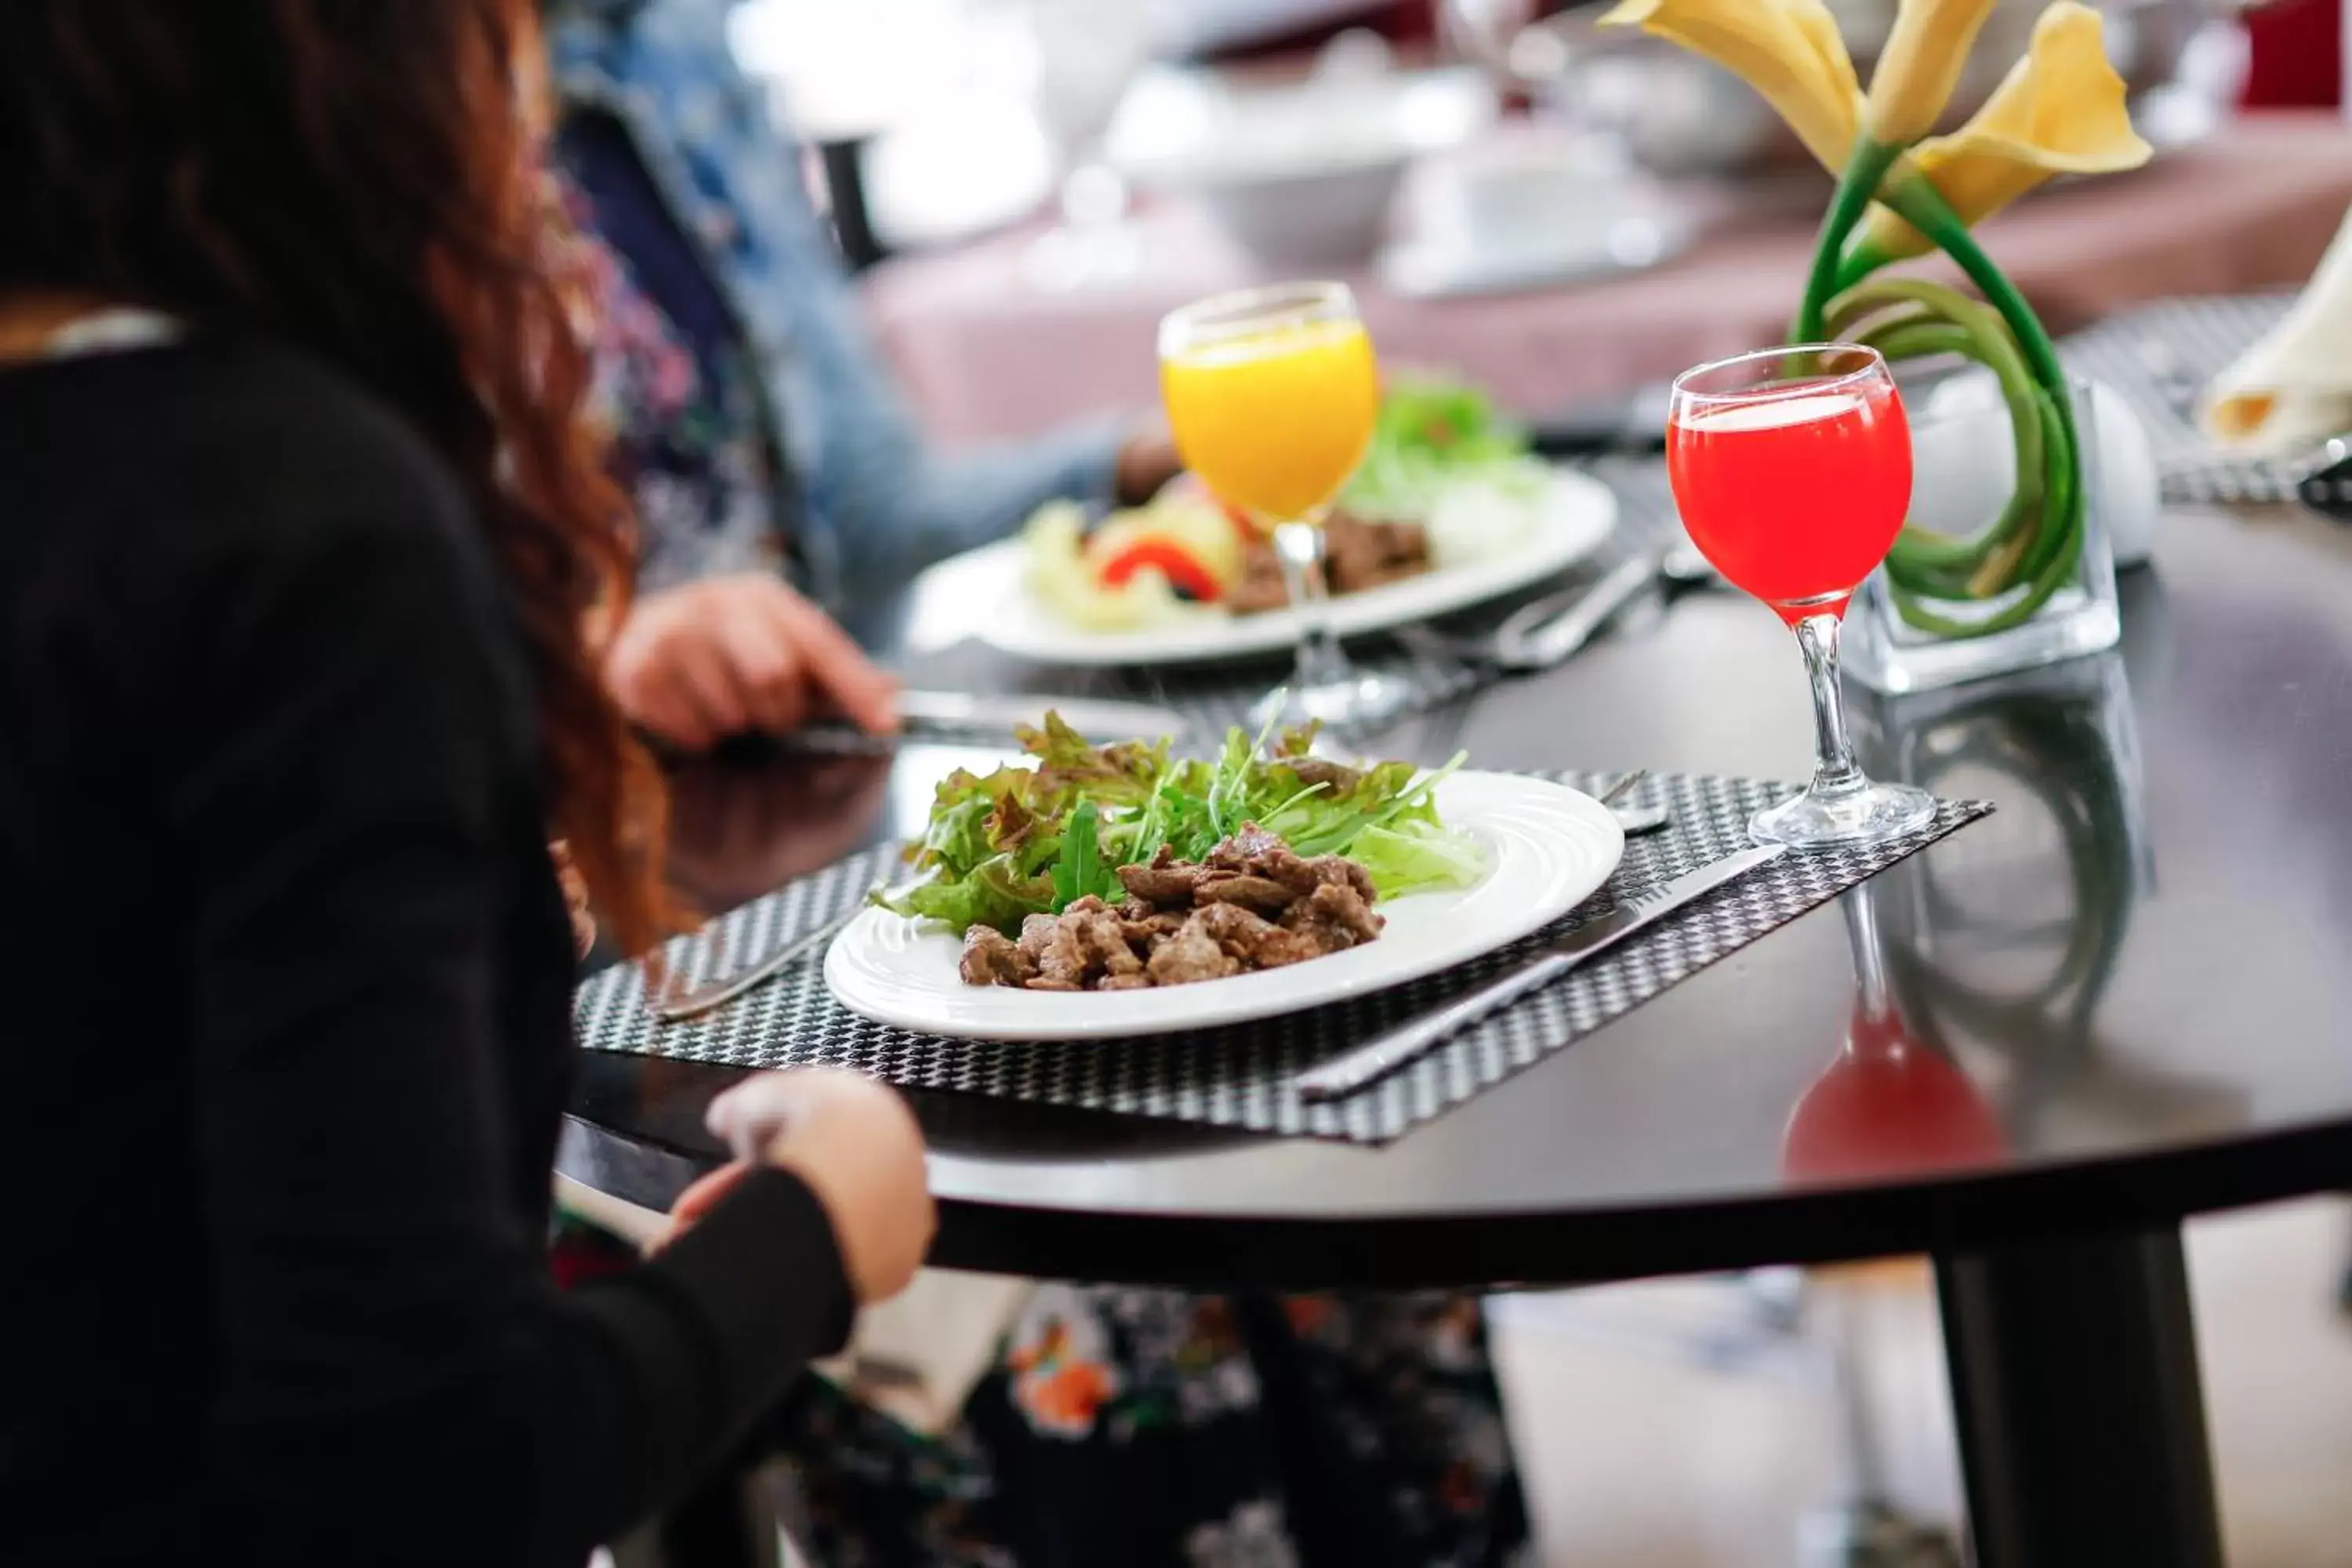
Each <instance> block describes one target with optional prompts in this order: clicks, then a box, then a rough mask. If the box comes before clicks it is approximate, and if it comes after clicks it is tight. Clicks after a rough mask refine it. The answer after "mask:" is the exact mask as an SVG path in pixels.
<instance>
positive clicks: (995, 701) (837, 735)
mask: <svg viewBox="0 0 2352 1568" xmlns="http://www.w3.org/2000/svg"><path fill="white" fill-rule="evenodd" d="M1047 710H1052V711H1054V712H1055V713H1059V714H1060V715H1061V716H1062V718H1063V721H1065V722H1066V723H1067V724H1068V725H1069V726H1070V728H1072V729H1073V730H1076V731H1077V732H1078V733H1079V734H1081V735H1084V736H1085V737H1087V739H1088V740H1090V741H1114V740H1119V741H1123V740H1128V739H1129V738H1140V739H1144V740H1155V741H1156V740H1158V739H1160V737H1162V736H1166V737H1167V738H1169V739H1171V740H1181V739H1183V738H1184V736H1185V735H1186V734H1187V733H1188V732H1189V731H1191V730H1192V723H1191V721H1189V720H1187V719H1186V718H1185V717H1184V715H1182V714H1181V713H1179V712H1177V711H1176V710H1174V709H1172V708H1162V707H1159V706H1157V705H1155V704H1152V703H1149V702H1120V701H1115V700H1107V699H1103V698H1095V697H1052V696H1020V695H1015V696H1003V695H989V696H981V695H975V694H973V693H971V692H964V691H913V690H909V691H901V692H900V693H899V694H898V719H899V723H900V729H899V731H898V733H897V734H895V735H869V734H867V733H866V731H863V730H860V729H857V728H856V727H855V726H854V725H849V724H832V723H827V724H811V725H808V726H806V727H804V728H803V729H800V730H796V731H793V733H791V734H789V735H783V736H780V737H778V743H779V744H781V745H782V746H784V747H785V748H786V749H788V750H791V751H795V752H815V753H817V754H819V755H823V756H881V755H887V754H888V753H889V752H891V751H893V750H895V749H896V748H898V747H899V746H903V745H908V744H919V743H922V742H942V741H944V742H960V741H961V742H969V741H979V742H988V743H992V744H997V743H1003V742H1007V741H1009V740H1010V739H1011V737H1012V734H1013V731H1015V730H1017V729H1020V728H1022V727H1023V726H1024V725H1026V726H1029V727H1032V728H1034V727H1036V726H1039V725H1042V724H1044V723H1045V714H1046V712H1047Z"/></svg>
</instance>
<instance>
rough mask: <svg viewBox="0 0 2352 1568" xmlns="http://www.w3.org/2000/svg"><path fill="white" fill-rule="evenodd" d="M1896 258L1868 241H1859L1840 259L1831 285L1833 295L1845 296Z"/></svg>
mask: <svg viewBox="0 0 2352 1568" xmlns="http://www.w3.org/2000/svg"><path fill="white" fill-rule="evenodd" d="M1894 259H1895V258H1893V257H1891V256H1889V255H1887V254H1886V252H1885V251H1884V250H1881V249H1880V248H1879V247H1877V246H1876V245H1875V244H1874V243H1873V242H1872V241H1870V240H1868V239H1863V240H1860V241H1857V242H1856V243H1855V244H1854V246H1853V248H1852V249H1850V250H1848V251H1847V252H1846V253H1845V254H1844V255H1843V256H1842V257H1840V258H1838V264H1837V270H1836V273H1835V275H1834V279H1833V280H1832V283H1831V284H1830V292H1831V293H1832V295H1838V294H1843V293H1845V292H1847V291H1848V290H1849V289H1853V288H1854V287H1855V286H1856V285H1857V284H1859V283H1861V282H1862V281H1863V280H1864V279H1866V278H1868V277H1869V276H1870V275H1871V274H1872V273H1874V272H1876V271H1877V270H1878V269H1879V268H1883V267H1885V265H1886V264H1887V263H1889V262H1891V261H1893V260H1894Z"/></svg>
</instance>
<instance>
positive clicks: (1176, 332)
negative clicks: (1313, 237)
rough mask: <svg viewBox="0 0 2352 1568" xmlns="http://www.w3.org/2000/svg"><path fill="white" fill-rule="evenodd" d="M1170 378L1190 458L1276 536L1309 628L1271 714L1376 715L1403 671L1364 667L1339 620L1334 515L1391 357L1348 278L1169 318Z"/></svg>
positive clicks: (1169, 395) (1364, 719) (1211, 302)
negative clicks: (1350, 656)
mask: <svg viewBox="0 0 2352 1568" xmlns="http://www.w3.org/2000/svg"><path fill="white" fill-rule="evenodd" d="M1160 395H1161V398H1162V400H1163V401H1164V402H1165V404H1166V405H1167V409H1168V422H1169V425H1170V426H1171V428H1172V429H1173V430H1174V432H1175V436H1176V447H1177V449H1178V450H1179V451H1180V452H1181V453H1182V454H1183V458H1184V461H1185V464H1186V466H1188V467H1189V468H1192V471H1193V472H1194V473H1196V474H1198V475H1199V476H1200V477H1201V479H1202V482H1203V483H1205V484H1206V485H1207V486H1208V487H1209V489H1211V490H1213V491H1214V492H1215V493H1216V494H1217V496H1218V497H1219V498H1220V499H1221V500H1224V501H1226V502H1227V503H1229V504H1230V505H1233V506H1235V507H1238V508H1240V509H1241V510H1243V511H1244V513H1246V514H1247V515H1248V516H1249V517H1250V518H1251V519H1252V520H1253V521H1255V523H1256V524H1257V526H1258V527H1260V528H1263V529H1265V530H1267V531H1270V532H1271V533H1272V534H1273V536H1274V547H1275V554H1276V558H1277V559H1278V560H1279V561H1280V562H1281V563H1282V572H1283V579H1284V582H1285V584H1286V586H1287V587H1288V589H1289V598H1290V610H1289V612H1288V613H1289V614H1290V615H1292V616H1294V617H1296V619H1297V626H1298V673H1297V679H1295V680H1293V682H1292V683H1291V684H1290V685H1289V686H1287V687H1286V688H1284V689H1282V690H1280V691H1277V692H1276V693H1274V694H1273V695H1272V696H1271V697H1269V698H1268V699H1267V700H1266V701H1265V703H1263V704H1261V705H1260V709H1259V712H1258V714H1257V719H1258V721H1259V722H1261V723H1264V722H1265V721H1268V720H1274V721H1279V722H1281V723H1285V724H1289V723H1302V722H1305V721H1307V720H1310V719H1316V720H1321V721H1324V722H1325V723H1328V724H1331V725H1333V726H1335V727H1340V728H1345V727H1348V726H1350V725H1361V724H1365V723H1368V722H1370V721H1374V720H1376V719H1378V718H1380V717H1381V716H1383V715H1385V714H1386V713H1389V712H1391V711H1393V710H1395V709H1396V708H1397V707H1398V706H1399V705H1400V704H1401V703H1402V700H1403V697H1404V691H1403V688H1402V683H1401V682H1398V681H1395V680H1392V679H1387V678H1384V677H1380V676H1367V675H1362V674H1360V673H1359V672H1357V671H1356V670H1354V669H1353V668H1350V667H1349V663H1348V660H1347V656H1346V655H1345V653H1343V652H1342V651H1341V649H1340V647H1339V637H1338V635H1337V633H1336V631H1335V629H1334V627H1333V626H1332V623H1331V609H1330V595H1329V592H1328V587H1327V584H1326V583H1325V580H1324V574H1323V532H1322V527H1321V524H1322V521H1323V518H1324V516H1325V515H1326V514H1327V513H1328V512H1329V510H1331V502H1332V501H1333V500H1334V499H1335V498H1337V497H1338V495H1339V490H1340V489H1341V487H1342V486H1344V485H1346V484H1347V482H1348V479H1349V476H1350V475H1352V474H1353V473H1354V472H1355V471H1356V465H1357V464H1358V463H1360V462H1361V461H1363V458H1364V451H1365V448H1366V447H1369V446H1370V444H1371V439H1372V425H1373V421H1374V419H1375V417H1376V416H1378V414H1379V412H1380V401H1381V385H1380V365H1379V363H1378V361H1377V360H1376V359H1375V358H1374V356H1373V353H1372V341H1371V338H1370V336H1369V335H1368V334H1367V333H1366V332H1365V331H1364V323H1363V321H1362V318H1361V317H1360V316H1359V315H1358V314H1357V312H1356V301H1355V298H1354V296H1352V295H1350V294H1349V292H1348V289H1347V286H1346V285H1345V284H1341V283H1283V284H1276V285H1275V286H1273V287H1271V288H1266V289H1247V290H1244V291H1243V292H1241V293H1237V294H1221V295H1218V296H1216V297H1215V298H1213V299H1208V300H1201V301H1200V302H1198V303H1197V304H1192V305H1187V306H1186V307H1184V308H1183V309H1182V310H1176V311H1173V312H1171V314H1170V315H1169V316H1168V317H1167V318H1166V319H1165V320H1164V321H1161V322H1160Z"/></svg>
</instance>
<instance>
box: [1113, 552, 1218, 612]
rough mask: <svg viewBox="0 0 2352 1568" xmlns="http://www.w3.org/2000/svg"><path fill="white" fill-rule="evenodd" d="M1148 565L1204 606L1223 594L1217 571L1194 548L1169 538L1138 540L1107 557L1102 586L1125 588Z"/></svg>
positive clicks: (1170, 583)
mask: <svg viewBox="0 0 2352 1568" xmlns="http://www.w3.org/2000/svg"><path fill="white" fill-rule="evenodd" d="M1147 566H1149V567H1152V568H1154V569H1156V570H1157V571H1158V572H1159V573H1160V575H1161V576H1163V577H1165V578H1167V579H1168V585H1169V586H1170V587H1171V588H1173V589H1175V590H1176V591H1177V592H1178V593H1180V594H1181V595H1185V596H1186V597H1187V598H1192V599H1197V600H1199V601H1200V602H1201V603H1202V604H1204V605H1205V604H1211V603H1213V602H1214V601H1215V600H1216V599H1217V598H1218V597H1219V596H1221V595H1223V593H1224V585H1223V584H1221V583H1219V582H1218V581H1217V576H1216V574H1215V573H1213V572H1212V571H1210V570H1209V569H1208V568H1207V567H1206V566H1203V565H1202V564H1201V563H1200V562H1199V560H1197V559H1196V558H1195V557H1194V556H1193V554H1192V552H1191V551H1189V550H1186V549H1185V548H1184V547H1183V546H1182V545H1181V544H1177V543H1175V542H1172V541H1170V540H1166V539H1139V540H1137V541H1136V542H1134V543H1132V544H1130V545H1129V546H1128V547H1127V548H1125V549H1124V550H1120V551H1118V552H1115V553H1114V554H1112V555H1110V556H1109V557H1108V558H1107V559H1105V561H1104V562H1103V563H1102V567H1101V572H1100V575H1101V577H1102V581H1103V585H1104V586H1106V587H1110V588H1123V587H1125V586H1126V585H1127V584H1128V580H1129V578H1131V577H1133V576H1134V575H1135V574H1137V573H1138V572H1140V571H1142V570H1143V569H1144V568H1145V567H1147Z"/></svg>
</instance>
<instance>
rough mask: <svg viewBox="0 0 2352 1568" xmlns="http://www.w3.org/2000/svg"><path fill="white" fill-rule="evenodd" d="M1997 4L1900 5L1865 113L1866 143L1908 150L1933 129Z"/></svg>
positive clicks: (1981, 0)
mask: <svg viewBox="0 0 2352 1568" xmlns="http://www.w3.org/2000/svg"><path fill="white" fill-rule="evenodd" d="M1995 3H1996V0H1901V3H1900V5H1897V7H1896V8H1895V27H1894V30H1893V31H1891V32H1889V33H1888V34H1887V35H1886V45H1885V47H1884V48H1882V49H1881V50H1879V52H1878V68H1877V69H1876V70H1874V71H1873V72H1872V73H1871V76H1870V100H1869V102H1868V104H1867V106H1866V107H1865V108H1864V111H1863V124H1864V128H1865V129H1866V130H1868V131H1869V132H1870V139H1871V140H1872V141H1874V142H1879V143H1881V144H1882V145H1885V146H1888V147H1908V146H1909V145H1911V143H1912V142H1916V141H1917V140H1919V138H1920V137H1922V136H1925V135H1926V134H1927V132H1930V131H1933V130H1934V129H1935V128H1936V117H1937V115H1939V114H1941V113H1943V112H1944V105H1946V104H1948V103H1949V102H1951V101H1952V89H1954V88H1956V87H1958V85H1959V83H1960V72H1961V71H1962V70H1963V69H1964V68H1966V67H1967V65H1968V63H1969V49H1970V48H1971V47H1973V46H1974V45H1975V43H1976V41H1977V30H1978V29H1979V28H1980V27H1982V26H1984V21H1985V18H1986V17H1987V16H1990V15H1992V8H1993V5H1995Z"/></svg>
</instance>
